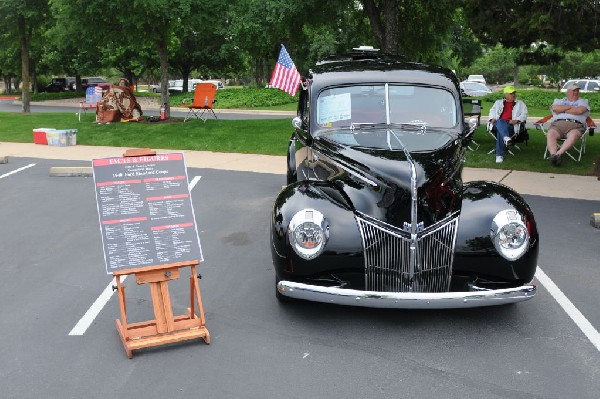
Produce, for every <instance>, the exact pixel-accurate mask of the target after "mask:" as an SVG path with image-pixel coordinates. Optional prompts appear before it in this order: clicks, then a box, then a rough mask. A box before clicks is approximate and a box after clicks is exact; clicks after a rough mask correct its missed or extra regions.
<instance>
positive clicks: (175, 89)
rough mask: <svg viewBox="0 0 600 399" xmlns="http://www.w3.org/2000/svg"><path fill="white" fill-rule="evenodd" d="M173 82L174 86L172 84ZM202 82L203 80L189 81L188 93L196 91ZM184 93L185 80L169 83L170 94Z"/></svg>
mask: <svg viewBox="0 0 600 399" xmlns="http://www.w3.org/2000/svg"><path fill="white" fill-rule="evenodd" d="M171 82H173V84H171ZM200 82H202V80H201V79H188V92H189V93H191V92H193V91H194V87H196V84H198V83H200ZM182 92H183V79H177V80H173V81H169V93H182Z"/></svg>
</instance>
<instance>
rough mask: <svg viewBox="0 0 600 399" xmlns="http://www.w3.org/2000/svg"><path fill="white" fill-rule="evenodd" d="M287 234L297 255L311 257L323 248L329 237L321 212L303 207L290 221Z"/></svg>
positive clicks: (327, 227)
mask: <svg viewBox="0 0 600 399" xmlns="http://www.w3.org/2000/svg"><path fill="white" fill-rule="evenodd" d="M288 236H289V240H290V245H291V246H292V248H293V249H294V251H295V252H296V253H297V254H298V256H300V257H302V258H304V259H313V258H315V257H317V256H319V255H320V254H321V252H323V249H324V248H325V244H326V243H327V239H328V238H329V224H328V223H327V219H325V217H324V216H323V214H322V213H321V212H319V211H317V210H314V209H303V210H301V211H299V212H297V213H296V214H295V215H294V217H293V218H292V220H291V221H290V224H289V226H288Z"/></svg>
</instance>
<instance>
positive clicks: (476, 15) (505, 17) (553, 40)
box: [458, 0, 600, 51]
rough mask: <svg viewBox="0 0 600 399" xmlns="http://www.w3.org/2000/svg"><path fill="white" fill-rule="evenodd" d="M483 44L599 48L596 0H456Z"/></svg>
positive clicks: (599, 17) (599, 19) (599, 18)
mask: <svg viewBox="0 0 600 399" xmlns="http://www.w3.org/2000/svg"><path fill="white" fill-rule="evenodd" d="M458 3H459V4H460V5H462V7H463V9H464V12H465V15H467V17H468V18H469V21H470V23H471V28H472V29H473V31H474V32H475V34H476V35H477V37H478V38H479V40H481V41H482V42H483V43H485V44H488V45H491V46H494V45H496V44H497V43H500V44H502V45H503V46H504V47H507V48H521V49H529V46H530V45H531V44H532V43H547V44H549V45H552V46H554V47H556V48H562V49H565V50H581V51H587V50H593V49H597V48H599V47H600V26H599V25H600V4H599V2H598V0H496V1H494V2H491V3H489V4H486V5H485V6H482V4H481V1H479V0H458Z"/></svg>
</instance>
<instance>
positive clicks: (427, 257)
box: [356, 215, 458, 292]
mask: <svg viewBox="0 0 600 399" xmlns="http://www.w3.org/2000/svg"><path fill="white" fill-rule="evenodd" d="M356 219H357V221H358V225H359V228H360V232H361V236H362V241H363V248H364V257H365V287H366V290H368V291H379V292H447V291H448V290H449V287H450V276H451V274H452V261H453V259H454V245H455V242H456V232H457V226H458V215H453V216H451V217H449V218H447V219H445V220H443V221H441V222H439V223H437V224H435V225H433V226H431V227H429V228H428V229H426V230H424V231H421V232H418V233H417V234H416V238H415V239H414V240H411V235H410V233H408V232H406V231H403V230H400V229H396V228H394V227H393V226H389V225H386V224H384V223H382V222H380V221H377V220H375V219H372V218H369V217H367V216H366V215H357V217H356ZM413 244H414V253H415V256H416V261H415V262H414V264H415V267H414V271H413V270H411V269H412V268H411V262H410V253H411V245H413Z"/></svg>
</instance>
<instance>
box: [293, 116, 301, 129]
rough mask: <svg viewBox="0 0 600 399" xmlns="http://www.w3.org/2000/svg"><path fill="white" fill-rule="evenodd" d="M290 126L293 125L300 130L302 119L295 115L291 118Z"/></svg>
mask: <svg viewBox="0 0 600 399" xmlns="http://www.w3.org/2000/svg"><path fill="white" fill-rule="evenodd" d="M292 126H293V127H294V129H298V130H301V129H302V119H301V118H300V117H299V116H295V117H294V119H292Z"/></svg>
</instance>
